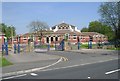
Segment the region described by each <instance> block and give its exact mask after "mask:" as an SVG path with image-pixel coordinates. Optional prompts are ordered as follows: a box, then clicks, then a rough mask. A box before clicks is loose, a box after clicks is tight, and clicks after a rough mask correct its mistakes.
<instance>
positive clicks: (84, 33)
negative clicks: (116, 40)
mask: <svg viewBox="0 0 120 81" xmlns="http://www.w3.org/2000/svg"><path fill="white" fill-rule="evenodd" d="M81 33H82V35H89V36H93V35H103V34H101V33H97V32H81Z"/></svg>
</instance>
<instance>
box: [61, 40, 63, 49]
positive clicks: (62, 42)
mask: <svg viewBox="0 0 120 81" xmlns="http://www.w3.org/2000/svg"><path fill="white" fill-rule="evenodd" d="M61 45H62V51H64V39H63V40H62V42H61Z"/></svg>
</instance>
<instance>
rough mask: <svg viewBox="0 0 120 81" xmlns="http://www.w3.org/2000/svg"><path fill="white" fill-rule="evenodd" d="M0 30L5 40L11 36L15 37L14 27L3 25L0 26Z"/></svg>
mask: <svg viewBox="0 0 120 81" xmlns="http://www.w3.org/2000/svg"><path fill="white" fill-rule="evenodd" d="M0 29H1V32H3V33H4V34H5V35H6V37H7V38H10V37H11V36H12V35H13V36H15V35H16V31H15V30H16V29H15V27H14V26H7V25H5V24H4V23H1V24H0Z"/></svg>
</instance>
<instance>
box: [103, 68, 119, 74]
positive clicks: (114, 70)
mask: <svg viewBox="0 0 120 81" xmlns="http://www.w3.org/2000/svg"><path fill="white" fill-rule="evenodd" d="M118 71H120V69H117V70H113V71H109V72H106V73H105V74H106V75H108V74H111V73H115V72H118Z"/></svg>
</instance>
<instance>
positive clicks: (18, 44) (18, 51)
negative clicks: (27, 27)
mask: <svg viewBox="0 0 120 81" xmlns="http://www.w3.org/2000/svg"><path fill="white" fill-rule="evenodd" d="M18 53H20V44H19V43H18Z"/></svg>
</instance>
